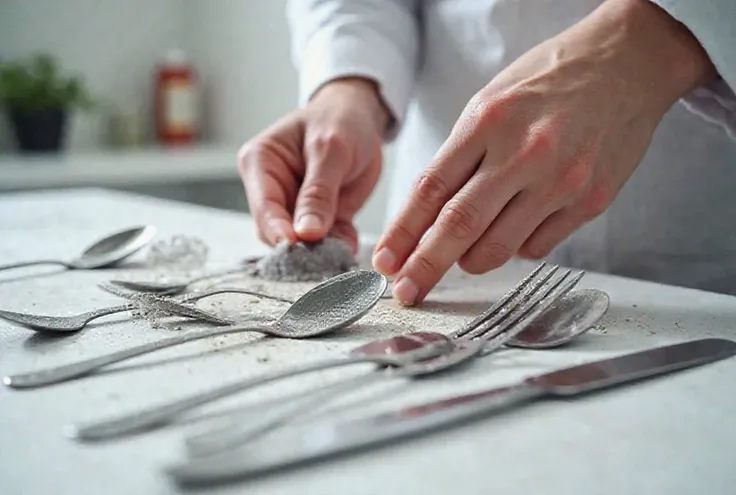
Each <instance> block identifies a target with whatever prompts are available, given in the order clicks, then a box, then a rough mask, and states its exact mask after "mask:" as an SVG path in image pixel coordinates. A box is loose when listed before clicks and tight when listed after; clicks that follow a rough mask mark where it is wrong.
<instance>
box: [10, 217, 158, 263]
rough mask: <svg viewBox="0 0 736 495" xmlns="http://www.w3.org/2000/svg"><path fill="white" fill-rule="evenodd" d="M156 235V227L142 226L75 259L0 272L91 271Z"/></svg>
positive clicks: (110, 238)
mask: <svg viewBox="0 0 736 495" xmlns="http://www.w3.org/2000/svg"><path fill="white" fill-rule="evenodd" d="M155 235H156V227H154V226H153V225H144V226H139V227H133V228H129V229H126V230H122V231H120V232H114V233H112V234H110V235H108V236H106V237H104V238H102V239H100V240H98V241H97V242H95V243H93V244H92V245H90V246H89V247H87V248H86V249H85V250H84V251H83V252H82V254H80V255H79V256H78V257H77V258H75V259H73V260H70V261H67V260H33V261H21V262H19V263H11V264H8V265H0V271H2V270H10V269H13V268H22V267H26V266H34V265H61V266H63V267H65V268H67V269H70V270H92V269H95V268H103V267H106V266H110V265H114V264H115V263H118V262H119V261H122V260H123V259H125V258H128V257H129V256H132V255H133V254H135V253H136V252H138V251H139V250H140V249H142V248H143V247H145V246H146V245H147V244H148V243H150V242H151V240H152V239H153V238H154V236H155Z"/></svg>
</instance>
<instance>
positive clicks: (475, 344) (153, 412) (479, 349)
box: [68, 262, 584, 440]
mask: <svg viewBox="0 0 736 495" xmlns="http://www.w3.org/2000/svg"><path fill="white" fill-rule="evenodd" d="M545 266H546V263H545V262H543V263H541V264H540V265H539V266H537V268H535V269H534V270H533V271H532V272H531V273H530V274H529V275H527V276H526V277H525V278H524V279H523V280H522V281H521V282H519V283H518V284H517V285H516V286H515V287H514V288H513V289H511V290H510V291H509V292H507V293H506V294H505V295H504V296H502V298H501V299H500V300H499V301H497V302H496V303H495V304H493V305H492V306H491V307H490V308H489V309H488V310H486V311H484V312H483V313H481V314H480V315H478V316H477V317H476V318H474V319H473V320H472V321H470V322H468V323H467V324H465V325H463V326H462V327H461V328H460V329H458V330H457V331H455V332H453V333H451V334H450V335H449V337H448V336H445V335H442V334H438V335H441V336H442V337H443V338H444V339H445V341H444V344H445V345H440V344H443V343H442V342H440V343H435V345H427V346H424V347H421V348H419V349H414V350H412V351H410V352H407V353H402V354H396V355H380V356H377V355H366V356H354V357H350V358H342V359H332V360H325V361H321V362H316V363H308V364H306V365H302V366H298V367H293V368H289V369H286V370H282V371H276V372H273V373H270V374H266V375H262V376H259V377H255V378H247V379H243V380H238V381H235V382H231V383H228V384H225V385H223V386H220V387H217V388H213V389H210V390H206V391H204V392H200V393H197V394H193V395H190V396H189V397H185V398H183V399H180V400H176V401H172V402H169V403H165V404H162V405H159V406H154V407H152V408H149V409H145V410H141V411H136V412H133V413H130V414H127V415H121V416H118V417H113V418H111V419H108V420H102V421H98V422H95V423H90V424H87V425H81V426H76V425H75V426H72V428H70V429H69V430H68V432H69V433H70V434H71V435H72V436H73V437H75V438H77V439H79V440H100V439H104V438H108V437H115V436H120V435H123V434H127V433H133V432H137V431H142V430H148V429H152V428H154V427H156V426H162V425H165V424H167V423H168V422H170V421H171V420H172V419H173V418H174V417H175V416H177V415H179V414H181V413H183V412H186V411H189V410H191V409H194V408H196V407H198V406H201V405H203V404H206V403H208V402H211V401H214V400H218V399H222V398H224V397H227V396H230V395H232V394H235V393H237V392H241V391H243V390H247V389H251V388H255V387H257V386H261V385H265V384H267V383H272V382H274V381H277V380H280V379H282V378H287V377H293V376H296V375H298V374H302V373H308V372H313V371H319V370H324V369H328V368H336V367H340V366H346V365H351V364H358V363H373V364H375V365H378V366H379V367H386V366H389V367H393V368H397V373H395V376H405V377H411V376H419V375H426V374H431V373H437V372H439V371H441V370H444V369H448V368H450V367H453V366H457V365H459V364H462V363H464V362H467V361H469V360H470V359H472V358H473V357H475V356H477V355H480V354H487V353H490V352H492V351H493V350H495V349H497V348H498V347H500V346H502V345H504V344H505V343H506V342H508V341H509V340H510V339H511V338H513V337H514V336H516V335H518V334H519V333H521V332H522V331H523V330H524V329H525V328H526V327H527V326H528V325H529V324H530V323H531V322H532V321H533V320H534V319H535V318H537V317H538V316H540V315H541V314H542V313H543V312H544V311H545V310H546V309H547V308H549V307H550V306H551V305H552V304H553V303H554V302H555V301H556V300H557V299H559V298H560V297H562V296H563V295H564V294H566V293H567V292H568V291H569V290H570V289H572V288H573V287H574V286H575V285H576V284H577V283H578V282H579V280H580V279H581V278H582V276H583V274H584V272H582V271H581V272H579V273H578V274H577V275H575V276H574V277H570V274H571V272H572V271H571V270H567V272H566V273H565V274H564V275H562V276H561V277H559V278H558V280H557V281H556V282H554V283H549V284H548V281H549V280H550V279H551V278H552V276H553V275H554V273H555V272H556V271H557V270H558V268H559V267H558V266H557V265H554V266H553V267H552V268H550V269H549V270H548V271H547V272H546V273H545V274H544V275H543V276H542V277H541V278H540V279H539V280H537V281H536V282H535V283H533V284H531V282H532V280H533V279H534V278H535V277H536V276H537V275H538V274H539V272H541V270H542V269H543V268H544V267H545ZM530 284H531V285H530ZM448 342H449V343H451V344H452V345H451V346H450V347H451V348H452V350H451V351H450V352H448V351H447V347H448V346H447V345H446V344H447V343H448ZM486 347H488V350H487V352H486V351H485V348H486ZM430 358H437V359H430ZM421 361H426V362H424V363H422V362H421ZM402 368H405V371H403V372H402V371H401V369H402Z"/></svg>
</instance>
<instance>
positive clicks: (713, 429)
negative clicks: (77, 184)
mask: <svg viewBox="0 0 736 495" xmlns="http://www.w3.org/2000/svg"><path fill="white" fill-rule="evenodd" d="M144 222H145V223H153V224H155V225H156V226H157V227H158V228H159V236H160V237H161V238H163V237H166V236H170V235H174V234H189V235H196V236H199V237H202V238H204V239H206V240H207V242H208V243H209V245H210V247H211V252H210V266H208V269H217V268H219V267H225V266H231V265H233V264H235V263H238V262H239V261H240V260H241V259H242V258H244V257H246V256H249V255H254V254H261V253H264V252H266V248H265V247H264V246H263V245H261V244H260V243H259V242H258V241H257V240H256V238H255V236H254V232H253V227H252V223H251V220H250V219H249V218H248V217H247V216H246V215H241V214H237V213H233V212H225V211H218V210H214V209H207V208H203V207H197V206H193V205H186V204H179V203H171V202H166V201H161V200H155V199H151V198H146V197H141V196H133V195H125V194H120V193H111V192H107V191H100V190H70V191H65V192H46V193H25V194H11V195H4V196H0V260H1V261H2V262H3V263H10V262H13V261H22V260H27V259H33V258H49V257H57V256H62V257H72V256H74V254H75V253H76V252H78V251H79V250H81V249H82V248H84V247H85V246H86V245H87V244H88V243H90V242H91V241H93V240H94V239H95V238H96V237H98V236H101V235H104V234H105V233H107V232H109V231H113V230H116V229H119V228H123V227H126V226H128V225H131V224H137V223H144ZM144 259H145V256H144V254H143V253H142V254H140V255H138V256H136V257H135V258H133V259H131V261H130V262H129V263H127V264H126V265H124V266H121V267H117V268H114V269H106V270H99V271H87V272H83V271H76V272H65V271H61V270H59V269H57V268H54V267H40V268H35V269H30V268H29V269H23V270H17V271H13V272H4V273H0V309H7V310H13V311H28V312H35V313H41V314H58V315H62V314H74V313H78V312H82V311H86V310H89V309H93V308H97V307H101V306H105V305H108V304H110V305H113V304H117V303H119V302H120V300H119V298H117V297H115V296H113V295H110V294H108V293H105V292H103V291H101V290H99V289H98V288H97V286H96V284H97V283H100V282H103V281H106V280H109V279H111V278H114V277H118V278H119V277H129V278H141V277H146V276H151V275H152V274H151V268H150V267H146V266H145V264H144V263H143V261H144ZM531 267H532V265H530V264H527V263H522V262H518V261H514V262H512V263H510V264H509V265H508V266H506V267H504V268H503V269H501V270H498V271H496V272H493V273H491V274H488V275H484V276H475V277H470V276H467V275H464V274H461V273H459V272H456V271H454V272H452V273H451V274H450V275H448V277H447V278H446V280H444V281H443V283H442V286H441V287H440V288H439V289H438V290H437V291H436V292H435V293H433V294H432V296H431V297H430V298H429V300H428V302H427V304H426V306H425V307H423V308H415V309H403V308H399V307H397V306H396V305H395V304H394V303H393V302H392V301H390V300H389V301H382V302H381V303H380V304H379V306H378V307H377V308H376V309H375V310H374V311H373V312H371V313H370V314H369V315H368V316H366V317H365V318H364V319H363V320H361V321H360V322H359V323H358V324H356V325H355V326H354V327H351V328H350V329H349V330H345V331H343V332H340V333H338V334H335V335H331V336H326V337H324V338H320V339H314V340H308V341H289V340H275V339H269V338H264V337H261V336H258V335H254V334H250V335H231V336H228V337H225V338H219V339H212V341H199V342H195V343H191V344H187V345H185V346H181V347H177V348H172V349H169V350H166V351H163V352H160V353H155V354H152V355H150V356H147V357H141V358H139V359H137V360H135V361H131V362H130V363H125V364H121V365H118V366H116V367H115V368H117V369H118V370H116V371H115V372H107V373H102V374H99V375H96V376H93V377H89V378H85V379H81V380H77V381H73V382H68V383H64V384H61V385H57V386H53V387H48V388H42V389H36V390H25V391H16V390H10V389H7V388H5V387H3V388H0V493H2V494H3V495H16V494H23V495H47V494H51V493H53V494H74V495H86V494H95V495H97V494H101V493H105V494H109V495H118V494H119V495H130V494H172V493H178V492H179V491H180V490H179V489H178V488H177V487H176V486H174V485H172V484H171V483H170V482H169V481H168V480H167V478H166V477H165V476H164V475H163V474H162V472H161V468H162V467H163V466H166V465H168V464H170V463H171V462H172V461H175V460H178V459H179V458H180V457H181V439H182V434H183V433H185V432H191V431H194V430H193V428H196V427H198V426H201V425H202V424H203V423H202V420H203V418H204V419H207V418H212V417H213V416H212V415H213V414H216V413H217V412H219V411H221V410H227V409H232V408H240V407H244V406H247V405H248V404H252V403H253V402H254V401H260V400H263V399H266V398H269V397H279V396H283V395H285V394H289V393H292V392H295V391H299V390H304V389H305V388H308V387H311V386H316V385H318V384H321V383H324V382H325V381H329V380H339V379H344V378H345V377H346V376H351V375H353V374H355V373H364V372H365V371H366V370H367V369H370V368H360V367H356V368H355V369H350V370H347V369H346V370H341V371H333V372H326V373H322V374H318V375H314V376H309V377H303V378H301V379H297V380H293V381H290V382H284V383H283V384H281V385H279V386H274V387H266V388H264V389H259V390H255V391H253V392H251V393H246V394H242V395H241V396H237V397H233V398H232V399H228V400H225V401H222V402H218V403H217V404H213V405H212V406H208V407H207V408H203V409H201V410H198V411H196V412H193V413H191V414H189V415H186V416H185V417H183V418H182V419H181V421H180V422H178V423H177V424H175V425H173V427H171V428H167V429H165V430H162V431H157V432H154V433H150V434H146V435H140V436H135V437H129V438H125V439H121V440H116V441H111V442H105V443H100V444H78V443H75V442H74V441H73V440H71V439H69V438H67V437H66V436H64V434H63V429H64V427H65V426H66V425H68V424H70V423H73V422H77V421H83V420H92V419H100V418H103V417H107V416H109V415H111V414H115V413H120V412H124V411H131V410H134V409H136V408H139V407H146V406H149V405H152V404H154V403H158V402H160V401H163V400H166V399H170V398H178V397H181V396H182V395H186V394H189V393H192V392H195V391H199V390H202V389H204V388H207V387H210V386H213V385H216V384H218V383H222V382H224V381H230V380H233V379H236V378H239V377H244V376H252V375H257V374H260V373H262V372H264V371H266V370H269V369H273V368H277V367H280V366H286V365H288V364H289V363H293V362H307V361H313V360H316V359H321V358H324V357H328V356H329V357H334V356H338V355H341V354H344V353H346V352H348V351H349V350H350V349H351V348H353V347H356V346H357V345H359V344H361V343H363V342H366V341H368V340H370V339H373V338H376V337H377V336H386V335H390V334H395V333H398V332H404V331H408V330H416V329H420V328H421V329H431V330H437V331H450V330H451V329H453V328H454V327H456V326H457V325H459V324H461V323H462V322H463V321H466V320H467V319H468V318H470V317H472V316H473V315H474V314H476V313H477V312H479V311H480V310H481V309H482V308H484V307H485V306H487V305H488V304H490V303H491V302H492V301H493V300H494V299H495V298H496V297H498V296H499V295H500V294H502V293H503V292H505V291H506V290H508V288H509V287H510V286H511V285H512V284H513V283H515V282H516V281H517V280H518V279H519V278H521V277H522V276H523V275H524V274H525V273H527V272H528V270H529V269H530V268H531ZM231 284H238V285H241V286H244V287H251V288H261V289H263V290H267V291H270V292H278V293H279V294H278V295H282V296H284V295H285V296H290V297H293V296H297V295H298V294H300V293H301V292H303V291H304V290H306V289H307V288H308V284H287V285H273V284H259V283H257V282H255V281H249V280H235V281H232V283H229V284H228V285H231ZM581 286H582V287H597V288H600V289H603V290H606V291H607V292H608V293H609V294H610V296H611V308H610V310H609V312H608V314H607V315H606V316H605V317H604V319H603V320H602V321H601V323H600V325H599V326H598V327H596V328H595V329H594V330H592V331H591V332H590V333H589V334H588V335H587V336H585V337H583V338H582V339H580V340H579V341H577V342H576V343H574V345H570V346H568V347H565V348H561V349H558V350H554V351H523V350H505V351H503V352H502V353H500V354H498V355H492V356H490V357H487V358H484V359H482V360H478V361H477V362H476V363H474V364H473V365H472V366H469V367H467V368H464V369H461V370H458V371H457V372H453V373H448V374H445V375H442V376H439V377H436V378H433V379H431V380H424V381H421V382H410V383H409V382H399V381H396V382H388V383H381V384H378V385H377V386H374V387H371V388H366V390H356V391H354V393H352V394H350V396H345V397H342V398H341V399H340V400H338V401H336V402H335V403H334V404H328V405H326V406H325V409H324V410H321V411H311V413H313V416H317V417H319V416H320V415H321V414H326V413H329V414H334V415H342V414H345V415H350V414H363V413H365V412H367V411H370V410H373V409H376V410H383V409H391V408H393V407H396V406H398V405H402V404H410V403H417V402H421V401H424V400H427V399H429V398H435V397H443V396H446V395H449V394H453V393H457V392H463V391H472V390H476V389H479V388H485V387H488V386H492V385H500V384H506V383H509V382H511V381H514V380H517V379H520V378H523V377H525V376H528V375H530V374H533V373H537V372H541V371H545V370H550V369H553V368H557V367H562V366H567V365H570V364H574V363H580V362H584V361H587V360H592V359H596V358H599V357H602V356H608V355H615V354H621V353H625V352H629V351H633V350H638V349H642V348H645V347H649V346H653V345H659V344H664V343H670V342H676V341H681V340H686V339H694V338H701V337H707V336H721V337H727V338H733V339H736V299H734V298H733V297H729V296H724V295H717V294H710V293H705V292H700V291H694V290H687V289H682V288H676V287H666V286H661V285H657V284H651V283H644V282H640V281H634V280H627V279H622V278H617V277H610V276H605V275H599V274H587V275H586V276H585V277H584V278H583V280H582V282H581ZM201 305H202V307H203V308H210V309H212V310H218V309H219V310H222V311H224V312H230V313H237V314H242V315H244V316H246V315H248V314H251V313H258V314H260V315H262V316H271V317H273V316H277V315H278V314H279V313H280V311H282V310H283V309H284V307H283V305H282V304H281V305H279V303H269V302H264V301H260V302H259V301H257V300H255V299H254V298H249V297H247V296H233V295H228V296H223V297H222V299H217V300H213V301H208V302H204V301H203V302H202V303H201ZM173 325H175V326H173V327H172V326H170V327H164V328H151V327H150V326H149V325H147V324H145V322H142V321H137V320H131V319H130V318H129V315H126V314H121V315H117V316H111V317H107V318H105V319H104V320H98V321H97V322H96V323H94V324H92V325H90V326H89V327H88V328H87V329H86V330H84V331H82V332H79V333H77V334H74V335H70V336H66V337H63V338H49V337H46V336H43V335H40V334H37V333H34V332H33V331H31V330H28V329H26V328H23V327H19V326H16V325H13V324H10V323H7V322H5V321H0V374H3V375H5V374H10V373H15V372H20V371H26V370H31V369H36V368H38V367H45V366H50V365H56V364H61V363H65V362H68V361H70V360H73V359H78V358H82V357H90V356H93V355H97V354H102V353H105V352H109V351H111V350H115V349H119V348H122V347H126V346H130V345H133V344H135V343H139V342H144V341H150V340H155V339H159V338H162V337H163V336H166V335H169V334H171V332H176V331H190V330H194V329H196V328H197V325H192V324H181V323H180V322H179V323H177V322H174V323H173ZM178 327H182V328H181V329H177V328H178ZM735 377H736V359H731V360H727V361H722V362H719V363H715V364H712V365H708V366H706V367H702V368H698V369H694V370H689V371H685V372H682V373H678V374H676V375H673V376H669V377H664V378H661V379H657V380H653V381H648V382H645V383H641V384H638V385H636V386H632V387H626V388H623V389H617V390H614V391H609V392H606V393H602V394H599V395H595V396H589V397H585V398H582V399H579V400H574V401H564V402H563V401H544V402H540V403H537V404H534V405H531V406H527V407H522V408H518V409H513V410H510V411H507V412H504V413H503V414H499V415H495V416H494V417H489V418H485V419H481V420H479V421H475V422H472V423H469V424H466V425H460V426H458V427H456V428H452V429H449V430H445V431H442V432H438V433H435V434H432V435H427V436H424V437H421V438H417V439H414V440H411V441H406V442H403V443H400V444H393V445H391V446H387V447H384V448H381V449H375V450H370V451H368V452H365V453H362V454H359V455H351V456H348V457H345V458H341V459H337V460H333V461H330V462H326V463H323V464H318V465H314V466H311V467H308V468H302V469H298V470H293V471H288V472H283V473H280V474H278V475H273V476H270V477H266V478H262V479H257V480H252V481H249V482H241V483H237V484H233V485H226V486H220V487H217V488H216V489H215V488H213V489H207V490H201V489H200V490H198V491H199V492H203V493H217V494H230V493H233V494H234V493H249V494H267V495H272V494H273V495H276V494H293V493H299V494H300V495H303V494H315V495H316V494H319V495H323V494H333V493H334V494H351V495H354V494H379V493H380V494H384V493H401V494H435V493H436V494H446V493H453V492H460V493H463V494H487V493H503V494H505V495H507V494H508V495H511V494H524V495H528V494H530V493H544V494H548V495H557V494H559V495H562V494H565V495H567V494H571V493H585V494H590V495H593V494H617V495H621V494H642V493H648V494H660V493H661V494H664V493H667V494H670V495H672V494H683V495H685V494H693V493H707V494H709V495H716V494H730V493H735V492H736V470H734V469H733V467H734V455H733V446H734V445H735V444H736V394H734V392H733V391H734V384H736V378H735ZM252 411H255V412H253V414H257V409H252ZM252 455H257V452H253V453H252Z"/></svg>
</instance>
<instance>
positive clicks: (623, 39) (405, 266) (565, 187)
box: [373, 0, 712, 304]
mask: <svg viewBox="0 0 736 495" xmlns="http://www.w3.org/2000/svg"><path fill="white" fill-rule="evenodd" d="M711 74H712V67H710V64H709V62H708V59H707V56H705V54H704V52H703V51H702V49H701V48H700V47H699V45H698V44H697V43H696V42H695V41H694V39H693V38H692V36H691V35H690V34H689V33H688V32H686V31H685V29H684V27H682V26H681V25H680V24H679V23H677V22H676V21H674V20H673V19H671V18H670V17H669V16H668V15H667V14H666V13H665V12H664V11H661V10H660V9H659V7H657V6H656V5H654V4H652V3H651V2H650V1H648V0H608V1H607V2H606V3H604V4H603V5H602V6H601V7H600V8H599V9H598V10H597V11H595V12H594V13H592V14H591V15H590V16H589V17H588V18H586V19H584V20H583V21H581V22H580V23H579V24H578V25H576V26H574V27H572V28H571V29H569V30H567V31H566V32H563V33H561V34H560V35H558V36H557V37H555V38H553V39H550V40H548V41H546V42H544V43H542V44H541V45H539V46H537V47H535V48H534V49H532V50H531V51H529V52H528V53H526V54H525V55H523V56H522V57H520V58H519V59H518V60H517V61H515V62H514V63H513V64H511V65H510V66H508V68H506V69H505V70H504V71H503V72H501V73H500V74H499V75H498V76H497V77H496V78H495V79H494V80H493V81H491V83H490V84H488V85H487V86H486V87H485V88H483V89H482V90H481V91H480V92H479V93H477V94H476V95H475V97H474V98H473V99H472V100H471V101H470V103H469V104H468V105H467V107H466V108H465V109H464V111H463V112H462V115H461V116H460V118H459V120H458V121H457V123H456V125H455V126H454V128H453V130H452V132H451V135H450V136H449V138H448V139H447V141H446V142H445V143H444V144H443V146H442V147H441V149H440V150H439V152H438V153H437V155H436V156H435V158H434V159H433V161H432V163H430V164H429V166H428V167H427V168H426V170H425V171H424V173H423V174H422V175H421V177H420V178H419V179H418V180H417V182H416V184H415V187H414V189H413V191H412V193H411V195H410V197H409V199H408V201H407V203H406V204H405V206H404V207H403V209H402V211H401V212H400V213H399V215H398V217H397V218H396V220H395V221H394V223H393V224H392V225H391V226H390V227H389V228H388V230H387V232H386V233H385V234H384V236H383V238H382V239H381V241H380V242H379V244H378V245H377V247H376V251H375V253H374V260H373V263H374V266H375V267H376V269H377V270H380V271H382V272H383V273H386V274H389V275H393V274H397V277H396V285H395V286H394V296H395V297H396V298H397V299H398V300H399V301H400V302H401V303H404V304H416V303H418V302H420V301H422V300H423V299H424V298H425V297H426V295H427V293H428V292H429V291H430V290H431V289H432V287H433V286H434V285H435V284H436V283H437V282H438V281H439V280H440V279H441V278H442V276H443V275H444V274H445V273H446V272H447V270H448V269H449V268H450V267H451V266H452V265H453V264H454V263H456V262H457V263H458V264H459V265H460V267H461V268H462V269H463V270H465V271H466V272H468V273H472V274H478V273H483V272H486V271H488V270H491V269H494V268H497V267H499V266H501V265H502V264H504V263H505V262H506V261H508V260H509V259H510V258H511V257H512V256H513V255H515V254H518V255H520V256H523V257H530V258H542V257H544V256H546V255H547V254H548V253H549V252H550V251H551V250H552V249H553V248H554V247H555V246H557V245H558V244H559V243H560V242H561V241H563V240H564V239H565V238H566V237H567V236H569V235H570V234H571V233H572V232H573V231H575V230H576V229H578V228H579V227H580V226H582V225H583V224H584V223H586V222H588V221H590V220H591V219H593V218H595V217H596V216H598V215H599V214H601V213H602V212H603V211H604V210H605V209H606V208H607V207H608V205H609V204H610V203H611V202H612V201H613V199H614V198H615V196H616V195H617V193H618V191H619V190H620V189H621V187H622V186H623V184H624V183H625V181H626V180H627V179H628V178H629V176H630V175H631V174H632V172H633V171H634V169H635V167H636V166H637V164H638V163H639V161H640V160H641V158H642V156H643V155H644V153H645V151H646V150H647V147H648V146H649V143H650V139H651V137H652V134H653V132H654V130H655V128H656V127H657V125H658V123H659V121H660V120H661V118H662V116H663V115H664V113H665V112H666V111H667V109H668V108H669V107H670V106H671V105H672V104H674V103H675V102H676V101H677V99H678V98H679V97H680V96H681V95H683V94H685V93H686V92H687V91H689V90H690V89H692V88H694V87H695V86H696V85H697V84H698V83H700V82H703V80H704V78H706V77H708V76H709V75H711ZM397 272H398V273H397Z"/></svg>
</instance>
